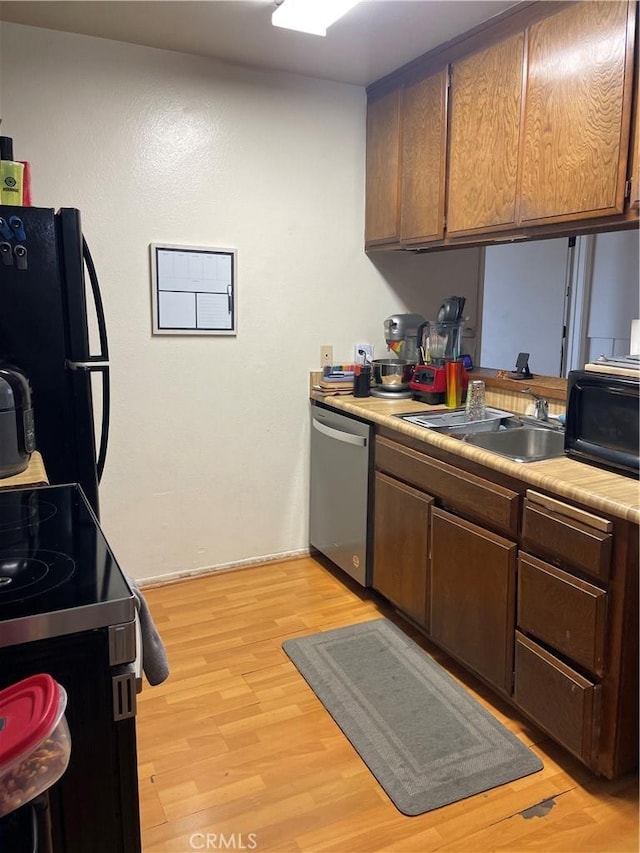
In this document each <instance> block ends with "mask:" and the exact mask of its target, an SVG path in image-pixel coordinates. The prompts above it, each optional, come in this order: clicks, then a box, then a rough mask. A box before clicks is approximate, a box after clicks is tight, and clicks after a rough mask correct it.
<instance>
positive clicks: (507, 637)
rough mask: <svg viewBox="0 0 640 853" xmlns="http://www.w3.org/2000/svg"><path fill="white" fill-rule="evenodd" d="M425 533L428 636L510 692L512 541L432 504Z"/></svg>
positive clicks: (512, 619)
mask: <svg viewBox="0 0 640 853" xmlns="http://www.w3.org/2000/svg"><path fill="white" fill-rule="evenodd" d="M431 537H432V543H431V592H430V598H431V636H432V637H433V639H434V641H435V642H436V643H438V644H439V645H441V646H442V647H443V648H444V649H446V650H447V651H449V652H450V653H451V654H452V655H454V657H456V658H458V659H459V660H460V661H462V662H463V663H465V664H467V665H468V666H469V667H471V668H472V669H473V670H474V671H475V672H477V673H478V674H479V675H481V676H483V677H484V678H485V679H486V680H487V681H489V682H490V683H491V684H493V685H494V686H495V687H497V688H498V689H499V690H501V691H502V692H504V693H507V694H510V693H511V687H512V672H513V631H514V627H515V626H514V614H515V581H516V556H517V554H516V552H517V546H516V543H515V542H511V541H510V540H509V539H505V538H503V537H502V536H497V535H496V534H495V533H491V532H490V531H487V530H484V529H483V528H482V527H479V526H478V525H476V524H471V522H468V521H465V520H464V519H461V518H458V517H457V516H455V515H453V514H452V513H449V512H446V511H445V510H442V509H439V508H437V507H434V508H433V509H432V511H431Z"/></svg>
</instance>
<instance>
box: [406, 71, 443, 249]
mask: <svg viewBox="0 0 640 853" xmlns="http://www.w3.org/2000/svg"><path fill="white" fill-rule="evenodd" d="M446 109H447V69H446V68H443V69H442V71H440V72H439V73H438V74H434V75H432V76H430V77H427V78H426V79H424V80H421V81H420V82H418V83H415V84H413V85H411V86H407V87H406V88H405V89H404V92H403V95H402V109H401V115H402V121H401V127H402V157H401V175H402V178H401V195H400V237H401V240H402V242H403V243H413V242H420V243H425V242H428V241H429V240H438V239H442V237H443V236H444V186H445V162H446V143H447V135H446V132H447V116H446Z"/></svg>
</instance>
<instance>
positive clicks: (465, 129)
mask: <svg viewBox="0 0 640 853" xmlns="http://www.w3.org/2000/svg"><path fill="white" fill-rule="evenodd" d="M523 57H524V32H522V33H518V34H517V35H515V36H513V37H511V38H509V39H506V40H505V41H502V42H499V43H498V44H495V45H492V46H491V47H489V48H487V49H486V50H483V51H481V52H479V53H476V54H474V55H473V56H470V57H468V58H466V59H464V60H462V61H460V62H456V63H454V64H453V66H452V73H451V93H450V100H451V106H450V111H451V131H450V134H451V135H450V140H451V141H450V147H449V157H450V160H449V190H448V198H447V231H448V233H449V234H460V233H463V232H471V231H477V230H478V229H483V230H495V229H496V228H503V227H505V226H509V225H513V224H514V223H515V217H516V188H517V172H518V143H519V137H520V113H521V105H522V78H523Z"/></svg>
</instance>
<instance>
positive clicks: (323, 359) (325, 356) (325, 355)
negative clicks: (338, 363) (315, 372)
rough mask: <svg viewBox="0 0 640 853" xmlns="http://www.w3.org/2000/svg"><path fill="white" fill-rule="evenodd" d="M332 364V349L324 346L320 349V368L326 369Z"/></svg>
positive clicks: (329, 346)
mask: <svg viewBox="0 0 640 853" xmlns="http://www.w3.org/2000/svg"><path fill="white" fill-rule="evenodd" d="M332 364H333V347H332V346H331V344H324V345H323V346H321V347H320V367H327V366H330V365H332Z"/></svg>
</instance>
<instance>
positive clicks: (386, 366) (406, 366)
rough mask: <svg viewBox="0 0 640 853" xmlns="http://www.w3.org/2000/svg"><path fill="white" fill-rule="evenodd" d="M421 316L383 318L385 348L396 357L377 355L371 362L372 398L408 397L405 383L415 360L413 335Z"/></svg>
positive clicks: (409, 315) (421, 321)
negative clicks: (379, 356)
mask: <svg viewBox="0 0 640 853" xmlns="http://www.w3.org/2000/svg"><path fill="white" fill-rule="evenodd" d="M424 323H425V319H424V317H423V316H422V315H421V314H392V315H391V317H387V319H386V320H385V321H384V337H385V340H386V342H387V347H388V348H389V349H390V350H391V352H392V353H394V355H396V356H397V358H378V359H374V361H373V362H372V363H371V364H372V367H373V375H374V379H375V381H376V384H375V385H374V386H373V387H372V388H371V394H372V396H374V397H384V398H386V399H387V400H403V399H409V398H410V397H411V391H410V389H409V382H410V380H411V377H412V376H413V369H414V367H415V366H416V364H417V363H418V360H419V359H418V349H417V340H418V339H417V334H418V329H419V328H420V327H421V326H423V325H424Z"/></svg>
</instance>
